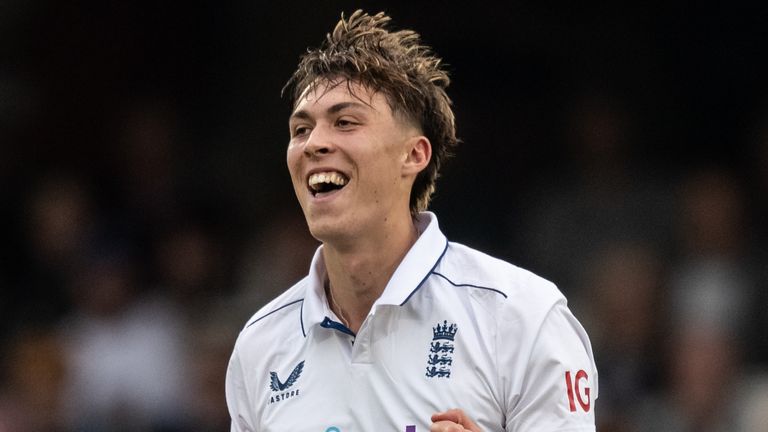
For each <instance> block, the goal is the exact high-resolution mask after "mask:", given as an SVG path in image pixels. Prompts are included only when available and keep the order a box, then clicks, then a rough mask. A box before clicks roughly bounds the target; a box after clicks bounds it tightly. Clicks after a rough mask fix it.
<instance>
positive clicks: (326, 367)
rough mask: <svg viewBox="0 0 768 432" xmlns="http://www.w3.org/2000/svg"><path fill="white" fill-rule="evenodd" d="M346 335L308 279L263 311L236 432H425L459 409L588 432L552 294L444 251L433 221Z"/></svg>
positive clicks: (233, 379)
mask: <svg viewBox="0 0 768 432" xmlns="http://www.w3.org/2000/svg"><path fill="white" fill-rule="evenodd" d="M416 225H417V228H418V230H419V232H420V235H419V238H418V240H417V241H416V243H415V244H414V245H413V247H412V248H411V249H410V250H409V251H408V253H407V255H406V256H405V258H404V259H403V261H402V262H401V263H400V265H399V266H398V267H397V269H396V270H395V272H394V274H393V275H392V278H391V279H390V281H389V283H388V284H387V286H386V288H385V289H384V291H383V293H382V295H381V296H380V297H379V299H378V300H377V301H376V302H375V303H374V305H373V307H372V308H371V311H370V312H369V314H368V316H367V318H366V319H365V321H364V322H363V324H362V326H361V327H360V330H359V332H358V333H357V334H356V335H355V334H353V333H352V332H351V331H350V330H349V329H348V328H347V327H345V326H344V325H343V324H342V323H341V320H339V319H338V317H337V316H336V315H335V314H334V313H333V312H332V311H331V309H330V308H329V306H328V301H327V300H326V296H325V290H324V283H325V280H326V277H327V276H326V272H325V265H324V262H323V254H322V246H321V247H320V248H319V249H318V250H317V252H316V253H315V256H314V258H313V260H312V264H311V268H310V272H309V275H307V276H306V277H305V278H304V279H302V280H301V281H299V282H298V283H297V284H296V285H294V286H293V287H291V288H290V289H288V290H287V291H286V292H285V293H283V294H282V295H280V296H279V297H278V298H276V299H275V300H273V301H272V302H270V303H268V304H267V305H266V306H264V307H263V308H262V309H261V310H259V311H258V312H257V313H256V314H255V315H254V316H253V318H252V319H251V320H250V321H249V322H248V323H247V324H246V326H245V328H244V329H243V330H242V332H241V333H240V335H239V337H238V340H237V342H236V344H235V348H234V352H233V354H232V357H231V360H230V364H229V367H228V370H227V380H226V396H227V404H228V406H229V410H230V415H231V416H232V431H254V432H273V431H283V432H285V431H292V432H303V431H306V432H353V431H354V432H381V431H393V432H395V431H396V432H427V431H428V430H429V425H430V424H431V421H430V416H431V415H432V414H433V413H435V412H439V411H445V410H447V409H450V408H461V409H463V410H464V411H465V412H466V413H467V415H468V416H469V417H470V418H473V419H474V420H475V422H476V423H477V424H478V425H479V426H480V428H481V429H482V430H483V431H486V432H499V431H542V432H546V431H594V399H596V398H597V370H596V368H595V363H594V359H593V356H592V349H591V346H590V343H589V339H588V337H587V334H586V332H585V331H584V329H583V328H582V327H581V325H580V324H579V323H578V321H577V320H576V318H574V316H573V315H572V314H571V312H570V311H569V310H568V308H567V306H566V300H565V297H563V295H562V294H561V293H560V291H558V289H557V288H556V287H555V286H554V285H553V284H552V283H550V282H548V281H546V280H544V279H542V278H540V277H538V276H536V275H534V274H533V273H531V272H528V271H526V270H523V269H520V268H518V267H515V266H513V265H511V264H509V263H506V262H504V261H501V260H498V259H496V258H492V257H490V256H488V255H485V254H483V253H481V252H478V251H476V250H473V249H471V248H469V247H466V246H464V245H461V244H458V243H454V242H449V241H448V240H447V239H446V237H445V236H444V235H443V233H442V232H441V231H440V229H439V227H438V223H437V218H436V217H435V215H434V214H432V213H429V212H424V213H421V214H420V215H419V217H418V218H417V219H416Z"/></svg>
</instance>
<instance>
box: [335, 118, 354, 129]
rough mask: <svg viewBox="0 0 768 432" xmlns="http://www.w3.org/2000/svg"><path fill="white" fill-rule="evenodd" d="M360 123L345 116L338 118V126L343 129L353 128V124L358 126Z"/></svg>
mask: <svg viewBox="0 0 768 432" xmlns="http://www.w3.org/2000/svg"><path fill="white" fill-rule="evenodd" d="M359 124H360V123H358V122H356V121H353V120H351V119H348V118H343V117H342V118H340V119H338V120H336V126H337V127H340V128H342V129H348V128H351V127H353V126H357V125H359Z"/></svg>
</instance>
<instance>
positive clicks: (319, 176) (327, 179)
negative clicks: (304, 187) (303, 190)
mask: <svg viewBox="0 0 768 432" xmlns="http://www.w3.org/2000/svg"><path fill="white" fill-rule="evenodd" d="M308 183H309V187H310V188H312V189H313V190H317V189H318V187H317V186H318V185H320V184H323V183H332V184H335V185H336V186H344V185H346V184H347V183H349V179H348V178H347V177H346V176H345V175H344V174H341V173H339V172H335V171H332V172H320V173H315V174H312V175H311V176H309V181H308Z"/></svg>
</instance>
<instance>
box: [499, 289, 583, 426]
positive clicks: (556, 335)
mask: <svg viewBox="0 0 768 432" xmlns="http://www.w3.org/2000/svg"><path fill="white" fill-rule="evenodd" d="M523 365H524V367H523V369H521V370H520V372H522V373H523V377H522V381H520V384H519V385H520V387H519V389H518V391H514V392H508V393H507V394H514V395H515V396H514V398H513V400H509V401H507V407H508V408H507V410H508V412H507V425H506V430H507V432H512V431H515V432H519V431H531V430H535V431H542V432H547V431H594V430H595V415H594V403H595V399H597V388H598V386H597V368H596V367H595V362H594V358H593V355H592V347H591V345H590V342H589V338H588V337H587V334H586V332H585V331H584V328H583V327H582V326H581V324H579V322H578V321H577V320H576V318H575V317H574V316H573V314H572V313H571V311H570V310H568V308H567V307H566V305H565V299H561V300H560V301H557V302H556V303H555V304H554V306H553V307H552V308H551V309H550V310H549V312H548V313H547V314H546V316H545V318H544V320H543V322H542V324H541V326H540V327H539V330H538V333H537V334H536V337H535V338H534V339H533V342H532V345H531V348H530V356H529V358H528V360H527V361H525V362H523Z"/></svg>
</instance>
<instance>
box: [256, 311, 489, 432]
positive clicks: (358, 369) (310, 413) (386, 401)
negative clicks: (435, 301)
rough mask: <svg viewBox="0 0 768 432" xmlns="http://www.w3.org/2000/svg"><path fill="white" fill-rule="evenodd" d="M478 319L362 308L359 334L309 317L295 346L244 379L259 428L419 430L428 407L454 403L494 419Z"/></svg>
mask: <svg viewBox="0 0 768 432" xmlns="http://www.w3.org/2000/svg"><path fill="white" fill-rule="evenodd" d="M478 326H479V323H477V322H476V321H474V322H473V320H471V319H470V317H469V316H464V315H462V314H461V313H444V312H441V311H435V313H431V314H428V315H427V316H426V317H425V316H424V314H423V313H422V314H413V313H409V312H408V310H407V309H394V310H391V311H386V312H382V311H379V313H377V314H376V315H372V316H369V318H368V319H367V320H366V322H365V324H364V325H363V327H362V328H361V330H360V332H359V333H358V334H357V335H356V336H351V335H348V334H346V333H344V332H342V331H339V330H338V329H334V328H331V327H321V326H316V327H314V328H313V329H312V331H311V332H310V333H309V334H308V335H307V337H306V338H304V339H303V340H302V341H300V342H301V343H300V344H299V345H297V346H294V349H291V350H286V351H284V352H283V353H282V354H280V355H268V356H265V358H264V368H261V371H260V372H259V373H260V375H261V376H254V377H253V379H252V380H251V383H255V384H256V387H255V388H253V396H254V397H253V399H252V404H253V405H254V406H253V410H254V412H255V413H259V415H258V416H257V418H258V423H259V424H260V426H261V428H260V429H259V430H260V431H286V430H291V431H297V432H298V431H312V432H314V431H318V432H347V431H361V430H364V431H368V430H386V431H404V432H419V431H421V432H426V431H428V430H429V424H430V416H431V415H432V414H433V413H435V412H438V411H443V410H446V409H449V408H454V407H462V408H463V409H465V410H467V411H471V412H474V413H477V414H476V417H477V418H478V421H480V422H481V423H483V422H487V423H488V424H495V425H499V424H501V422H502V419H501V415H502V414H501V413H502V412H503V410H502V407H501V406H500V403H499V402H498V401H499V400H501V395H500V394H499V390H498V382H497V381H498V378H497V375H496V365H495V364H494V361H493V356H492V355H489V354H488V353H492V352H494V349H493V347H492V346H490V345H492V344H493V343H494V342H493V341H494V340H495V336H496V335H494V334H493V332H494V331H495V330H494V329H493V328H492V327H491V328H485V329H481V328H479V327H478ZM489 430H491V429H489Z"/></svg>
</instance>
